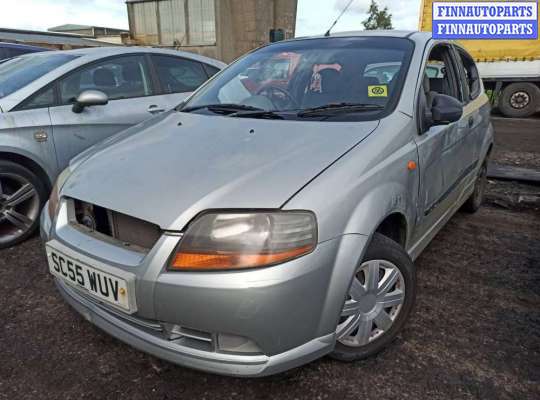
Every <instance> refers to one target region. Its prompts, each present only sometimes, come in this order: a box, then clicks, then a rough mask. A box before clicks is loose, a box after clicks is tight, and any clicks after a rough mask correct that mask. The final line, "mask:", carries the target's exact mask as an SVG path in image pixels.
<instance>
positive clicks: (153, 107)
mask: <svg viewBox="0 0 540 400" xmlns="http://www.w3.org/2000/svg"><path fill="white" fill-rule="evenodd" d="M146 111H148V112H149V113H150V114H159V113H162V112H163V111H165V109H164V108H163V107H160V106H158V105H156V104H152V105H150V106H148V109H147V110H146Z"/></svg>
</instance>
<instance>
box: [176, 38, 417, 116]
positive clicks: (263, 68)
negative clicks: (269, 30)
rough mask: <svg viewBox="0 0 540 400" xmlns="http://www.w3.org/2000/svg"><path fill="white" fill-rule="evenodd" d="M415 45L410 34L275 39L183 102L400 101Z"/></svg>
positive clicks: (298, 104)
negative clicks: (409, 38)
mask: <svg viewBox="0 0 540 400" xmlns="http://www.w3.org/2000/svg"><path fill="white" fill-rule="evenodd" d="M412 49H413V44H412V42H410V41H409V40H408V39H396V38H382V37H373V38H365V37H346V38H324V39H306V40H296V41H290V42H283V43H279V44H274V45H271V46H268V47H265V48H262V49H260V50H257V51H255V52H253V53H251V54H249V55H247V56H246V57H244V58H242V59H240V60H239V61H237V62H236V63H234V64H232V65H231V66H230V67H228V68H227V69H226V70H225V71H223V72H222V73H221V75H220V76H218V77H217V78H216V79H214V80H213V81H211V82H210V83H209V84H208V85H206V86H205V87H203V88H202V89H201V90H200V91H199V92H198V93H196V94H195V95H194V97H193V98H192V99H191V100H190V101H189V102H188V103H187V104H186V105H185V106H184V107H183V108H184V109H189V108H193V107H202V106H205V105H215V104H231V103H233V104H240V105H245V106H251V107H257V108H261V109H264V110H267V111H274V112H290V111H296V112H298V111H301V110H305V109H309V108H313V107H319V106H325V105H328V104H339V103H355V104H375V105H378V106H381V107H382V109H381V110H376V111H371V113H373V112H376V113H380V112H381V111H383V112H384V110H385V109H388V108H390V107H391V106H392V104H393V103H396V102H397V98H398V97H399V93H400V91H401V88H402V86H403V81H404V77H405V75H406V71H407V68H408V65H409V61H410V57H411V53H412Z"/></svg>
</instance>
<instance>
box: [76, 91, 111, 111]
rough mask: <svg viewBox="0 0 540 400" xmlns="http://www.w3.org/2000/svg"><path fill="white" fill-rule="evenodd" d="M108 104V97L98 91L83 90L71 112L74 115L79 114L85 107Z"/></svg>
mask: <svg viewBox="0 0 540 400" xmlns="http://www.w3.org/2000/svg"><path fill="white" fill-rule="evenodd" d="M108 102H109V97H108V96H107V95H106V94H105V93H103V92H102V91H100V90H85V91H83V92H81V94H79V96H78V97H77V99H76V100H75V103H73V108H72V111H73V112H74V113H76V114H79V113H81V112H82V111H83V110H84V108H85V107H89V106H104V105H105V104H107V103H108Z"/></svg>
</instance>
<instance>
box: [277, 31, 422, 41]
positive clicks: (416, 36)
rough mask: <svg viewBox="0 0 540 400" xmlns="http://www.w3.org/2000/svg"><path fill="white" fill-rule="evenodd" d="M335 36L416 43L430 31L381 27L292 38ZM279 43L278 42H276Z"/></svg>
mask: <svg viewBox="0 0 540 400" xmlns="http://www.w3.org/2000/svg"><path fill="white" fill-rule="evenodd" d="M336 37H388V38H408V39H411V40H413V41H414V42H417V43H426V42H428V41H429V40H431V38H432V35H431V32H420V31H408V30H393V29H381V30H366V31H344V32H332V33H330V36H325V35H324V34H322V35H314V36H304V37H298V38H294V39H290V41H294V40H305V39H324V38H336ZM277 43H280V42H277Z"/></svg>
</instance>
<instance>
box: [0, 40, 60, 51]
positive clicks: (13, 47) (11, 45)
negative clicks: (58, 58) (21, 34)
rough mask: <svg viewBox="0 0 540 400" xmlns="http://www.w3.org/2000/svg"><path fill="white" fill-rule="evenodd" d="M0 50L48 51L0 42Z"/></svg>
mask: <svg viewBox="0 0 540 400" xmlns="http://www.w3.org/2000/svg"><path fill="white" fill-rule="evenodd" d="M0 48H2V49H18V50H30V51H48V50H50V49H48V48H46V47H39V46H30V45H28V44H19V43H8V42H0Z"/></svg>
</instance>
